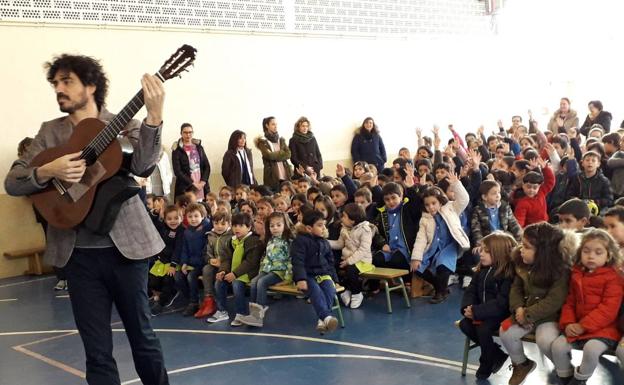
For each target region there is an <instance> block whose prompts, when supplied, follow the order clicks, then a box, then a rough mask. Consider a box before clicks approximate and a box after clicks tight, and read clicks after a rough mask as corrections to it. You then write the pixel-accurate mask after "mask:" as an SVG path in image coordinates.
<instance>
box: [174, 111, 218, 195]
mask: <svg viewBox="0 0 624 385" xmlns="http://www.w3.org/2000/svg"><path fill="white" fill-rule="evenodd" d="M180 135H181V136H182V137H181V138H180V139H179V140H178V141H177V142H176V143H174V144H173V148H172V149H171V150H172V151H171V161H172V163H173V174H174V175H175V177H176V181H175V189H174V192H173V196H174V197H177V196H178V195H182V194H184V192H185V191H186V189H187V188H189V187H190V186H192V185H195V186H196V187H197V188H198V189H199V190H201V191H203V193H204V196H205V195H206V194H208V193H209V192H210V184H209V183H208V178H210V162H208V157H207V156H206V153H205V152H204V148H203V147H202V145H201V140H199V139H193V126H191V125H190V124H189V123H184V124H182V127H180ZM193 147H195V149H196V150H197V154H198V155H199V171H200V178H199V180H197V181H196V180H193V177H192V175H191V162H190V160H189V156H192V153H191V150H193ZM198 198H202V199H203V197H198Z"/></svg>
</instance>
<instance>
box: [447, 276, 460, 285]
mask: <svg viewBox="0 0 624 385" xmlns="http://www.w3.org/2000/svg"><path fill="white" fill-rule="evenodd" d="M456 283H459V276H458V275H457V274H451V275H450V276H449V280H448V286H452V285H455V284H456Z"/></svg>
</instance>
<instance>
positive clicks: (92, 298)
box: [5, 55, 169, 385]
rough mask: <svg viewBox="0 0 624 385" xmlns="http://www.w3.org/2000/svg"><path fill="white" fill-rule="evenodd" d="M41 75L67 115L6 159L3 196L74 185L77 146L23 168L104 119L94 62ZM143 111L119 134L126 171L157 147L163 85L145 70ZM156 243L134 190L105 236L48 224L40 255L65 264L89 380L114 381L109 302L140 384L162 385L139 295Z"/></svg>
mask: <svg viewBox="0 0 624 385" xmlns="http://www.w3.org/2000/svg"><path fill="white" fill-rule="evenodd" d="M46 68H47V70H48V73H47V79H48V81H49V82H50V84H51V85H52V86H53V88H54V92H55V94H56V99H57V101H58V104H59V108H60V110H61V111H62V112H65V113H67V115H65V116H63V117H60V118H57V119H54V120H51V121H48V122H44V123H43V124H42V125H41V128H40V130H39V132H38V134H37V136H36V137H35V139H34V141H33V143H32V145H31V146H30V147H29V148H28V150H27V151H26V152H25V153H24V154H23V155H22V156H21V157H20V158H19V159H18V160H17V161H15V162H14V163H13V165H12V167H11V170H10V171H9V173H8V175H7V177H6V180H5V188H6V191H7V193H9V194H11V195H31V194H35V193H38V192H40V191H42V190H43V189H45V188H46V187H47V186H48V183H49V182H50V181H51V180H52V179H53V178H56V180H59V181H62V182H67V183H69V184H71V183H77V182H79V181H80V180H81V179H82V176H83V174H84V173H85V170H86V168H87V164H86V161H85V160H84V159H79V156H80V152H77V153H72V154H67V155H64V156H61V157H59V158H57V159H55V160H53V161H51V162H48V163H46V164H43V165H41V166H39V167H32V166H30V162H31V160H32V159H33V158H34V157H35V156H36V155H37V154H39V153H40V152H41V151H43V150H46V149H49V148H53V147H57V146H60V145H62V144H64V143H65V142H67V141H68V139H69V137H70V136H71V135H72V133H73V131H74V128H75V127H76V126H77V125H78V123H80V122H81V121H82V120H83V119H86V118H98V119H99V120H101V121H104V122H108V121H111V120H112V119H113V118H114V117H115V115H113V114H111V113H110V112H108V111H107V110H106V109H105V108H104V106H105V102H104V101H105V98H106V92H107V86H108V80H107V78H106V75H105V74H104V72H103V69H102V66H101V65H100V64H99V62H98V61H96V60H94V59H93V58H90V57H86V56H74V55H61V56H59V57H56V58H54V60H53V61H52V62H50V63H47V64H46ZM141 84H142V89H143V99H144V103H145V107H146V109H147V117H146V118H145V120H143V122H138V121H136V120H131V121H130V123H128V125H126V127H125V128H124V133H125V135H126V137H127V138H128V139H129V141H130V143H131V144H132V147H133V152H132V157H131V161H130V166H129V168H130V170H129V171H130V172H132V173H133V174H134V175H139V176H145V174H149V173H150V172H151V170H152V169H153V167H154V166H155V165H156V163H157V162H158V159H159V155H160V151H161V131H162V110H163V104H164V97H165V92H164V87H163V84H162V82H161V80H160V79H159V78H158V77H156V76H152V75H147V74H146V75H144V76H143V78H142V79H141ZM163 247H164V244H163V242H162V240H161V238H160V236H159V235H158V233H157V231H156V229H155V228H154V226H153V225H152V223H151V220H150V218H149V216H148V213H147V211H146V210H145V207H144V205H143V203H142V202H141V199H140V198H139V197H138V196H137V195H134V196H132V197H130V198H129V199H127V200H126V201H124V202H123V203H122V204H121V208H120V209H119V213H118V215H117V217H116V218H115V221H114V224H113V225H112V229H111V230H110V231H109V232H108V234H99V233H96V232H93V231H91V230H90V229H88V228H87V227H85V226H84V225H83V224H80V225H78V226H76V227H74V228H69V229H61V228H57V227H55V226H51V225H49V226H48V230H47V248H46V253H45V258H46V261H47V262H49V263H51V264H53V265H55V266H58V267H63V266H65V268H66V271H67V277H68V285H69V294H70V298H71V303H72V308H73V312H74V319H75V321H76V326H77V328H78V331H79V333H80V337H81V338H82V342H83V344H84V348H85V352H86V359H87V360H86V367H87V371H86V377H87V382H88V383H89V384H106V385H111V384H120V379H119V373H118V370H117V364H116V362H115V359H114V358H113V355H112V352H113V336H112V330H111V311H112V305H113V303H114V304H115V307H116V308H117V311H118V313H119V316H120V317H121V320H122V322H123V324H124V327H125V330H126V334H127V337H128V340H129V342H130V346H131V348H132V355H133V357H134V365H135V368H136V371H137V373H138V374H139V377H140V378H141V380H142V381H143V383H144V384H168V383H169V381H168V378H167V371H166V369H165V364H164V359H163V355H162V350H161V347H160V342H159V340H158V338H157V337H156V335H155V333H154V331H153V330H152V326H151V323H150V315H149V308H148V299H147V292H146V290H147V276H148V262H147V258H148V257H150V256H152V255H155V254H157V253H158V252H160V251H161V250H162V249H163Z"/></svg>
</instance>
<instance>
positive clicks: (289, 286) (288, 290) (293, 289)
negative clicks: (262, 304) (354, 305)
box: [269, 283, 345, 328]
mask: <svg viewBox="0 0 624 385" xmlns="http://www.w3.org/2000/svg"><path fill="white" fill-rule="evenodd" d="M335 286H336V295H335V296H334V306H332V310H333V311H335V312H336V313H337V315H338V321H340V327H343V328H344V327H345V323H344V318H343V316H342V308H341V307H340V301H339V300H338V293H342V292H343V291H345V288H344V287H342V286H340V285H338V284H335ZM269 290H270V291H272V292H274V293H280V294H287V295H303V292H301V291H300V290H299V289H297V286H295V284H294V283H286V284H284V283H282V284H279V283H278V284H277V285H273V286H269Z"/></svg>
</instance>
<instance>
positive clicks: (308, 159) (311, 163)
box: [288, 116, 323, 176]
mask: <svg viewBox="0 0 624 385" xmlns="http://www.w3.org/2000/svg"><path fill="white" fill-rule="evenodd" d="M288 147H289V148H290V161H291V162H292V164H293V165H294V166H295V168H298V167H299V166H301V167H303V168H304V169H306V168H307V167H312V168H313V169H314V171H315V172H316V175H318V176H320V175H321V170H322V169H323V157H322V155H321V150H320V149H319V146H318V143H317V142H316V138H315V137H314V134H313V133H312V131H310V121H309V120H308V118H306V117H305V116H302V117H300V118H299V119H298V120H297V122H296V123H295V129H294V132H293V136H292V138H290V141H289V142H288Z"/></svg>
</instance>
